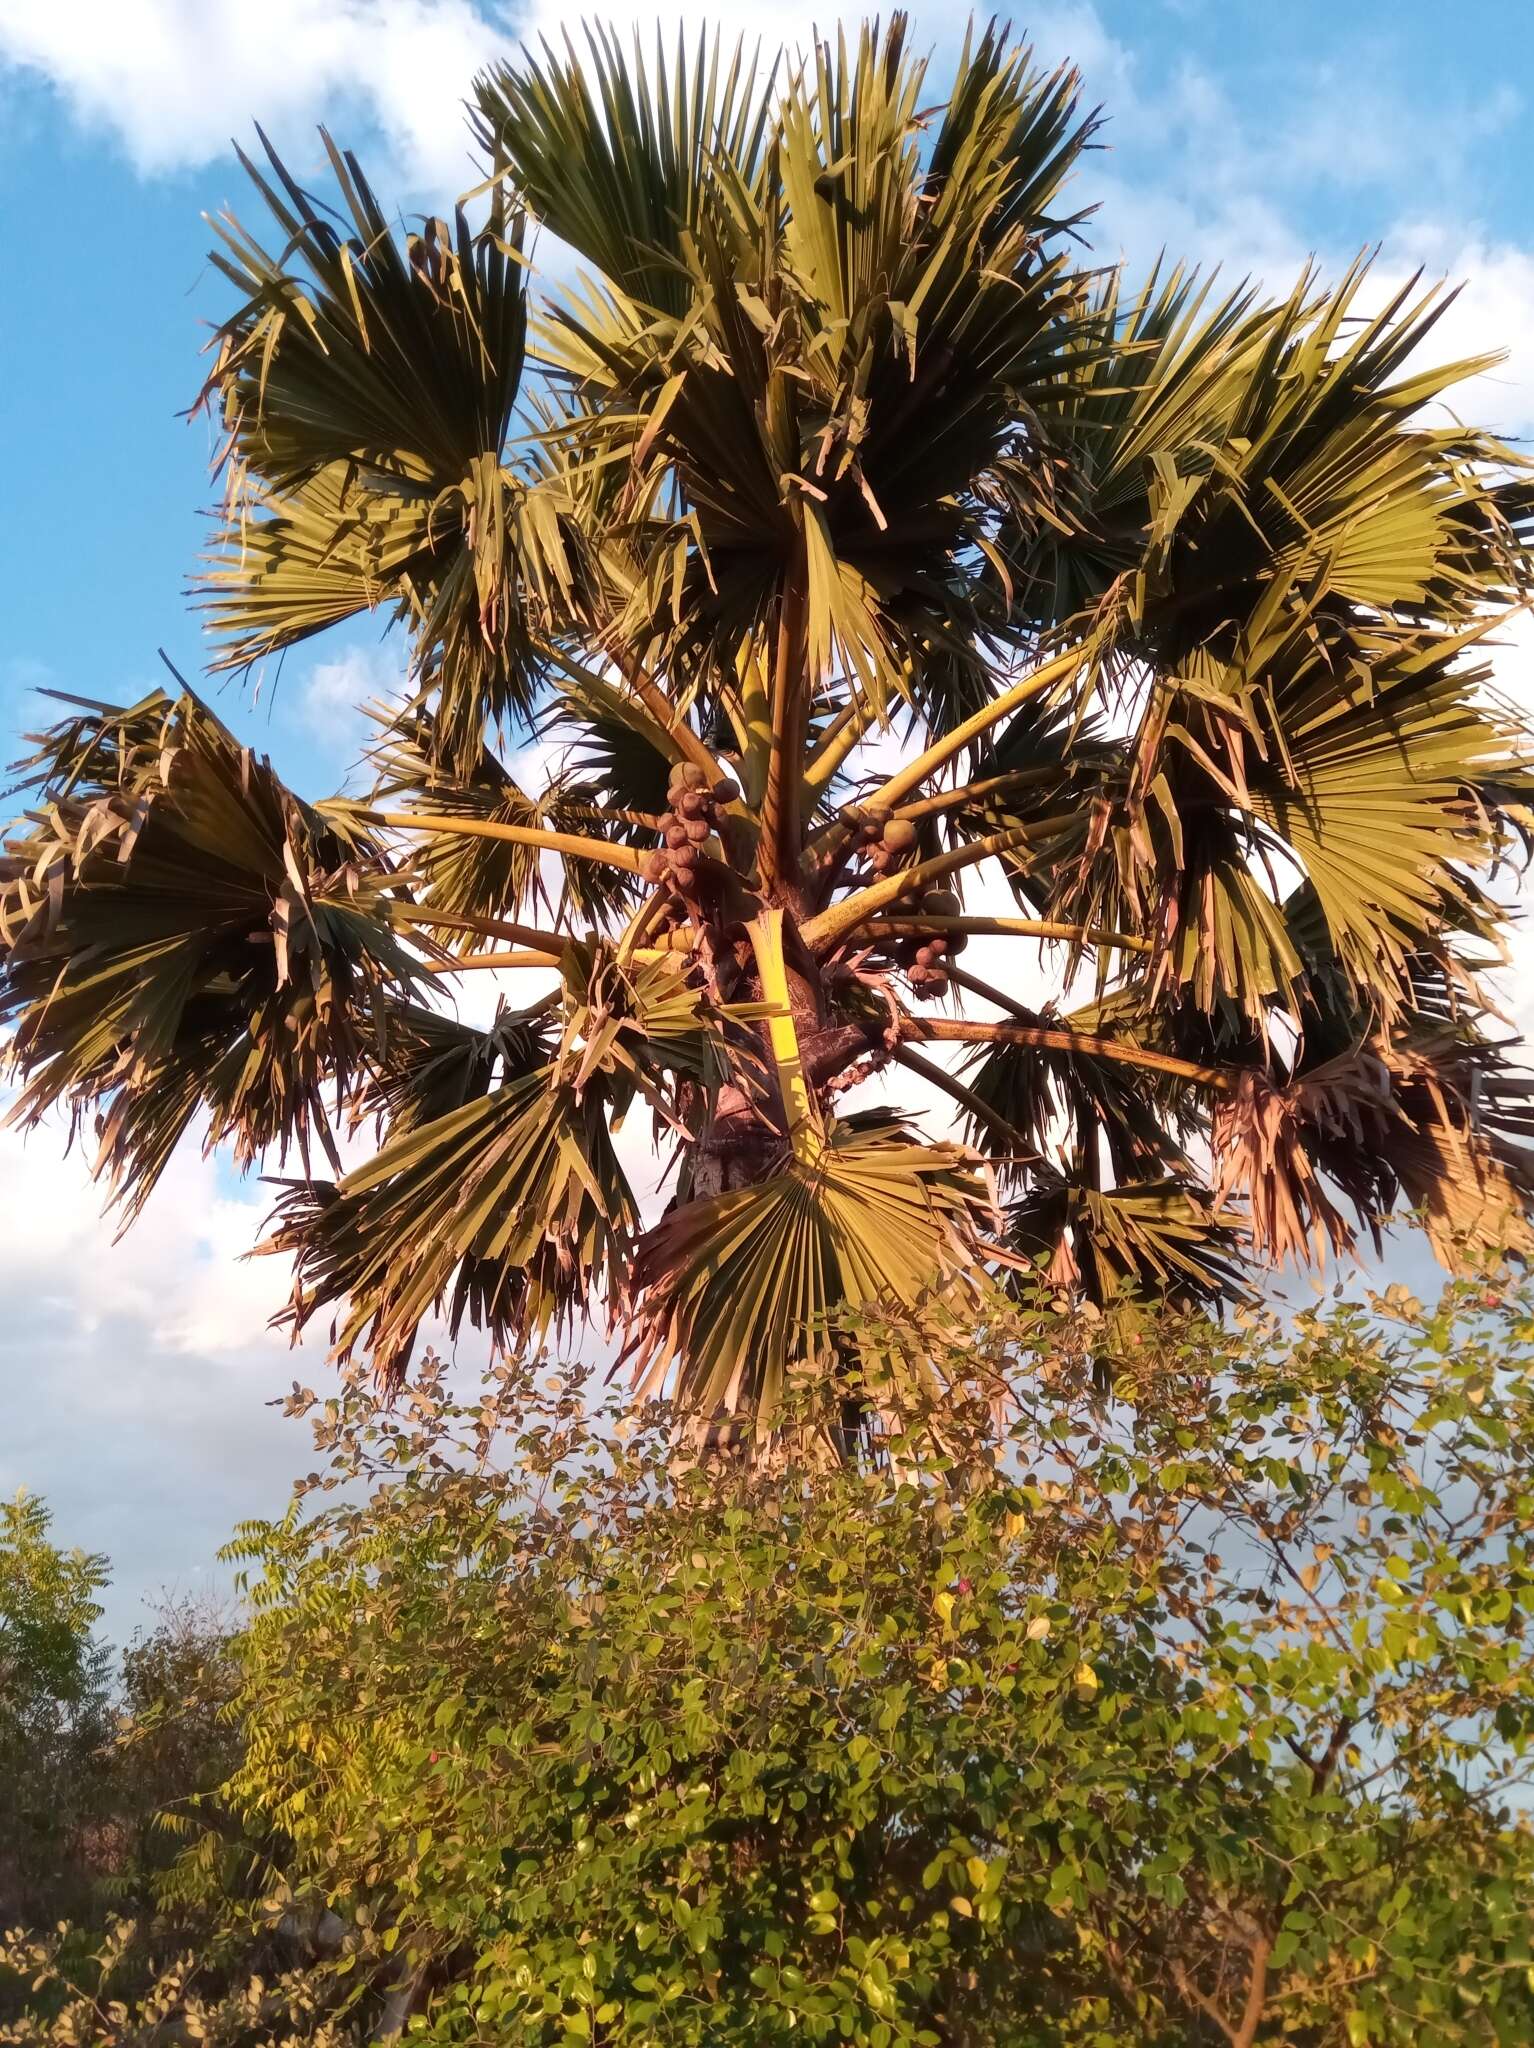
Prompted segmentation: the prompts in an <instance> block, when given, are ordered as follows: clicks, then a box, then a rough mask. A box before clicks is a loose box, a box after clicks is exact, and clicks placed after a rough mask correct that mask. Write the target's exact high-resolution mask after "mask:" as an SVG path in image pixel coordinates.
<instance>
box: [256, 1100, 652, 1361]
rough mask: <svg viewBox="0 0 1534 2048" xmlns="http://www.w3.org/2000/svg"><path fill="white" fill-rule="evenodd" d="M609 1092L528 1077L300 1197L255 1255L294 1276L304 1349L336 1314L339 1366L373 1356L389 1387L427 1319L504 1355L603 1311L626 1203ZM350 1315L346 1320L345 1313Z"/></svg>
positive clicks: (287, 1201)
mask: <svg viewBox="0 0 1534 2048" xmlns="http://www.w3.org/2000/svg"><path fill="white" fill-rule="evenodd" d="M604 1096H605V1090H604V1088H603V1087H602V1085H601V1084H600V1082H599V1083H598V1084H597V1085H596V1086H594V1087H592V1088H590V1089H588V1090H587V1091H586V1092H585V1093H584V1094H582V1095H579V1096H578V1095H577V1093H576V1091H575V1090H574V1088H573V1087H572V1086H571V1085H570V1084H569V1083H568V1082H566V1081H561V1080H560V1079H559V1078H558V1075H557V1070H556V1069H555V1068H554V1067H552V1066H545V1067H539V1068H534V1069H532V1070H531V1071H530V1072H529V1073H527V1074H524V1075H522V1076H521V1077H520V1078H518V1079H516V1080H512V1081H509V1082H506V1083H504V1084H502V1085H501V1086H499V1087H497V1088H495V1089H493V1090H491V1091H490V1092H489V1093H487V1094H483V1095H479V1096H476V1097H472V1098H471V1099H470V1100H469V1101H467V1102H466V1103H465V1104H464V1105H463V1106H462V1108H460V1109H456V1110H451V1111H449V1112H448V1113H447V1114H446V1115H445V1116H441V1117H437V1118H435V1119H434V1120H433V1121H432V1122H430V1123H425V1124H421V1125H419V1126H418V1127H416V1128H414V1129H410V1130H408V1131H406V1132H405V1133H403V1134H402V1135H400V1136H399V1137H397V1138H395V1139H393V1140H391V1141H390V1143H389V1144H387V1145H386V1146H385V1147H384V1148H383V1150H382V1151H381V1152H380V1153H378V1155H377V1156H376V1158H374V1159H372V1160H371V1161H369V1163H368V1164H367V1165H366V1166H364V1167H361V1168H359V1169H358V1171H357V1172H355V1173H352V1174H348V1175H347V1176H346V1178H345V1179H344V1180H342V1181H341V1182H340V1183H339V1185H334V1184H331V1183H327V1182H319V1183H316V1182H298V1183H295V1184H293V1185H292V1186H290V1187H289V1188H288V1189H287V1190H286V1192H285V1193H284V1195H283V1196H282V1198H281V1199H280V1201H279V1203H278V1210H277V1227H276V1229H275V1230H274V1231H273V1232H272V1234H271V1236H270V1237H269V1238H268V1239H267V1240H266V1243H265V1244H264V1245H263V1246H262V1249H263V1250H265V1251H269V1252H275V1253H280V1254H283V1255H285V1256H290V1257H291V1258H292V1259H293V1261H294V1273H295V1279H294V1293H293V1301H292V1305H291V1307H290V1309H289V1310H288V1312H287V1315H286V1318H285V1320H286V1321H287V1322H288V1323H289V1324H290V1325H291V1327H292V1329H293V1331H294V1334H295V1336H296V1335H297V1334H299V1333H300V1332H301V1331H302V1330H303V1329H304V1328H305V1326H306V1325H307V1324H308V1323H309V1321H310V1320H311V1319H312V1318H313V1317H314V1316H315V1315H316V1314H317V1313H319V1312H320V1311H321V1310H323V1309H326V1308H333V1309H336V1310H337V1311H338V1313H337V1315H336V1318H335V1321H334V1323H333V1332H334V1336H333V1341H334V1346H335V1351H336V1355H337V1356H338V1357H340V1358H343V1359H344V1358H349V1357H351V1356H352V1354H353V1353H354V1352H355V1351H356V1350H357V1349H358V1347H359V1346H365V1347H366V1349H367V1351H368V1353H369V1355H370V1356H371V1359H372V1364H373V1369H374V1371H375V1373H376V1374H377V1375H378V1378H379V1380H380V1381H381V1382H382V1383H383V1384H384V1385H386V1386H389V1385H397V1384H398V1383H399V1381H400V1379H401V1378H402V1377H403V1374H404V1372H405V1370H406V1368H407V1366H408V1364H409V1361H410V1355H411V1352H412V1349H413V1347H414V1344H415V1338H416V1332H417V1330H418V1329H419V1327H420V1325H421V1322H422V1321H423V1319H424V1318H425V1317H426V1316H428V1315H429V1314H431V1313H432V1312H433V1311H434V1310H436V1311H439V1312H440V1313H442V1314H444V1315H445V1317H446V1319H447V1323H448V1328H449V1330H450V1332H451V1333H452V1334H453V1335H454V1336H455V1337H456V1335H457V1334H458V1332H459V1330H460V1329H461V1328H462V1327H464V1326H465V1325H466V1324H467V1325H468V1326H469V1327H471V1328H473V1329H477V1330H482V1331H485V1332H486V1333H487V1334H488V1335H489V1336H490V1338H491V1339H492V1341H493V1342H496V1343H498V1344H511V1343H514V1342H517V1341H520V1340H521V1339H523V1338H525V1337H529V1336H534V1337H538V1336H542V1335H543V1334H544V1333H545V1332H546V1331H548V1330H549V1329H550V1328H551V1327H555V1326H568V1324H569V1323H570V1321H571V1320H572V1318H574V1317H575V1316H577V1315H578V1314H579V1313H581V1312H582V1311H584V1309H585V1308H586V1306H587V1304H588V1303H589V1302H591V1301H592V1300H594V1299H599V1298H600V1296H601V1293H602V1291H603V1289H604V1286H605V1285H606V1282H607V1279H608V1276H609V1274H610V1272H611V1269H612V1267H613V1263H614V1260H615V1258H616V1255H617V1249H618V1243H619V1239H620V1237H621V1235H622V1234H623V1233H624V1232H625V1231H626V1230H628V1229H629V1228H630V1227H631V1226H632V1224H633V1221H634V1214H635V1212H634V1206H633V1198H632V1196H631V1194H630V1192H629V1188H628V1183H627V1180H626V1179H625V1177H624V1174H623V1169H622V1167H621V1166H620V1165H619V1163H618V1159H617V1155H616V1153H615V1152H614V1151H613V1147H612V1139H611V1136H610V1133H609V1130H608V1121H607V1105H606V1102H605V1099H604ZM343 1304H344V1308H343Z"/></svg>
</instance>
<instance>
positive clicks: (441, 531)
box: [203, 138, 580, 750]
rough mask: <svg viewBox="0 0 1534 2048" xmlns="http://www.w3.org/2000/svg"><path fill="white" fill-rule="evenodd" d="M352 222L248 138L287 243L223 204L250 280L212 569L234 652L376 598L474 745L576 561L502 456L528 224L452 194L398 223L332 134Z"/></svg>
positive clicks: (222, 624)
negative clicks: (478, 227)
mask: <svg viewBox="0 0 1534 2048" xmlns="http://www.w3.org/2000/svg"><path fill="white" fill-rule="evenodd" d="M326 147H327V151H328V154H329V158H330V166H331V170H332V173H333V175H334V178H335V182H336V187H337V190H338V194H339V197H340V200H341V202H342V205H343V207H344V210H345V213H344V220H343V221H342V225H341V226H340V227H338V226H337V225H336V224H335V221H336V218H339V217H333V216H331V215H330V214H329V213H328V212H327V211H324V210H322V209H321V207H320V206H319V205H318V204H317V203H316V202H315V201H314V200H313V199H311V198H310V196H309V195H308V194H307V193H306V192H304V191H303V190H302V189H301V188H300V186H299V185H298V184H297V183H296V182H295V181H294V180H293V178H292V177H291V176H290V175H289V173H288V172H287V171H286V170H285V168H284V167H283V165H282V163H281V162H280V160H279V159H278V158H277V156H276V154H275V153H274V152H273V151H272V150H271V149H270V147H268V152H267V153H268V157H269V158H270V166H271V176H270V177H267V176H266V175H264V174H263V173H262V172H261V171H259V170H258V169H257V168H256V166H255V165H254V164H252V163H251V162H249V161H248V160H247V159H244V158H243V157H242V159H241V160H242V162H244V164H245V168H246V170H247V171H248V172H249V174H250V177H251V179H252V181H253V183H254V184H255V186H256V189H257V192H258V193H259V195H260V197H261V199H262V201H263V202H264V204H265V206H266V209H267V211H268V213H269V214H270V216H271V219H272V222H273V224H274V226H275V228H276V229H277V230H278V232H279V233H280V235H281V236H282V246H281V249H280V252H279V253H278V254H276V255H272V254H269V253H268V252H267V250H266V249H265V248H264V247H263V246H262V245H261V244H260V243H259V242H258V241H257V240H256V239H255V238H254V237H253V236H251V235H249V234H248V233H247V232H246V231H245V230H244V229H243V228H242V227H240V226H239V224H238V223H237V222H236V221H235V219H234V218H233V216H232V215H231V216H225V217H223V218H222V219H221V220H220V221H219V222H217V223H216V226H217V230H218V234H219V239H220V244H221V246H220V248H219V249H218V250H216V251H215V253H214V259H213V260H214V262H215V263H216V264H217V266H218V267H219V269H220V270H221V271H222V272H223V273H224V275H225V276H226V277H227V278H228V279H229V280H230V282H231V283H232V284H233V285H234V287H235V289H236V291H237V292H238V293H239V294H240V300H241V303H240V305H239V308H238V310H237V311H236V312H235V313H234V314H233V315H232V316H231V317H230V318H229V319H228V320H227V321H226V322H225V323H224V325H223V326H222V327H221V329H220V330H219V334H218V338H217V357H216V361H215V366H214V369H213V372H212V375H211V377H210V379H209V384H208V395H209V396H210V397H211V398H215V399H216V400H217V403H218V405H219V407H220V410H221V413H222V419H223V425H224V428H225V431H226V433H227V436H228V440H227V463H228V474H227V481H228V507H229V510H228V518H227V522H226V525H225V527H224V529H223V531H222V533H221V534H220V536H219V538H218V540H217V542H216V544H215V548H214V552H213V556H212V559H211V562H210V566H209V569H208V572H207V574H206V576H205V578H204V582H203V597H204V603H205V605H206V608H207V611H208V614H209V618H210V623H211V625H212V627H213V630H214V631H215V632H216V633H218V634H219V635H220V636H221V637H222V639H223V641H224V643H225V645H224V651H223V653H222V654H221V656H220V660H221V662H222V664H223V665H224V666H226V667H239V666H245V665H248V664H249V663H250V662H252V661H254V660H257V659H259V658H260V657H261V656H263V655H266V654H270V653H273V652H276V651H278V650H280V649H282V648H284V647H287V646H290V645H291V644H293V643H294V642H295V641H296V640H300V639H302V638H304V637H306V636H307V635H308V634H310V633H313V632H315V631H318V630H319V629H320V628H321V627H322V626H323V625H325V624H328V623H330V622H331V620H332V619H333V618H336V617H340V616H346V615H348V614H350V613H351V612H355V611H357V610H359V609H361V608H362V607H363V606H364V605H366V606H369V607H375V606H380V605H387V606H390V607H392V608H394V609H395V610H396V611H397V612H398V613H399V614H400V615H401V616H403V617H404V618H406V619H407V621H408V622H409V624H410V626H411V629H412V638H413V652H414V662H415V668H416V673H417V675H418V676H419V677H420V679H421V685H422V688H423V690H425V691H429V692H430V693H432V694H433V695H434V697H435V699H436V702H437V721H436V725H435V728H434V730H435V732H436V736H437V738H438V740H439V741H440V742H441V743H442V744H443V745H444V746H448V747H451V748H452V749H454V750H457V749H461V748H470V749H472V748H474V747H477V745H478V744H479V741H480V738H481V735H482V732H483V728H484V724H485V721H486V719H487V718H488V719H495V718H499V717H502V716H504V715H506V714H507V713H519V712H523V711H525V710H526V709H527V708H528V706H529V704H530V703H531V700H532V698H533V696H534V694H535V693H536V685H537V679H538V675H539V669H538V664H537V657H536V652H535V647H534V643H533V640H532V638H531V637H530V633H529V622H530V620H531V619H532V618H533V617H535V616H537V615H542V614H545V613H547V612H548V611H549V609H550V607H551V606H552V605H553V604H554V603H555V602H556V601H558V602H561V603H568V601H569V599H570V597H571V594H572V591H573V588H574V583H575V579H576V578H577V576H578V575H579V573H580V567H579V562H578V559H577V553H576V552H575V551H574V550H575V536H574V531H573V527H572V525H571V521H570V511H571V508H570V506H569V504H568V502H567V501H566V499H565V497H564V495H563V493H562V492H561V491H560V489H559V487H558V479H557V478H543V479H538V478H529V477H527V476H524V475H519V474H517V473H516V472H515V471H514V470H512V469H510V468H508V467H507V466H506V442H507V436H508V432H509V429H510V424H511V418H512V412H513V408H514V406H515V404H516V400H517V394H518V389H519V385H520V380H521V374H522V358H523V346H524V338H525V328H526V312H525V303H524V274H523V258H522V252H521V247H520V238H521V230H520V226H519V224H518V223H516V222H515V221H510V222H508V221H506V220H505V219H504V217H503V216H502V215H501V214H500V213H499V212H496V213H495V214H494V215H493V216H492V219H491V221H490V223H489V225H488V226H487V227H486V228H485V229H484V230H482V231H479V232H475V231H473V230H471V229H470V227H469V225H468V221H467V218H466V216H465V215H464V214H463V213H462V212H460V213H459V215H458V217H457V219H456V222H455V223H454V224H453V225H452V226H451V227H450V226H449V225H448V224H446V223H444V222H442V221H427V222H425V223H424V224H423V226H422V228H421V230H420V231H419V232H418V233H412V234H408V235H406V236H404V237H403V238H400V237H398V236H396V234H395V232H394V229H393V226H392V224H391V223H390V221H389V220H388V218H387V216H386V215H385V214H384V212H383V210H382V208H381V207H380V206H379V204H378V202H377V200H376V199H375V198H374V196H373V193H372V191H371V189H370V188H369V186H368V184H367V182H366V180H365V179H364V178H363V176H362V173H361V171H360V169H359V168H358V166H357V163H356V160H355V159H354V158H353V157H351V156H350V155H349V154H345V153H343V152H341V151H339V150H337V149H336V148H335V147H334V145H333V144H331V143H330V142H329V139H328V138H326Z"/></svg>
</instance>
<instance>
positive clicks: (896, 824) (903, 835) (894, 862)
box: [856, 804, 916, 875]
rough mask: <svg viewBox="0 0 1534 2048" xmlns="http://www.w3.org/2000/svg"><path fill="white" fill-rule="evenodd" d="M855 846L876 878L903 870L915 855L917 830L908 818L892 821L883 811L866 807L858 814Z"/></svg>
mask: <svg viewBox="0 0 1534 2048" xmlns="http://www.w3.org/2000/svg"><path fill="white" fill-rule="evenodd" d="M856 843H857V844H858V845H859V846H860V847H862V848H863V850H864V851H865V852H866V853H867V855H868V865H869V866H870V867H871V868H872V869H873V871H874V873H875V874H876V875H887V874H888V873H889V871H890V869H891V868H898V867H903V866H904V865H905V864H906V862H907V861H909V860H910V859H912V858H913V856H914V855H915V852H916V827H915V826H914V825H913V824H912V823H911V821H910V819H909V818H892V817H891V816H890V815H889V813H888V812H887V811H886V810H885V809H884V808H883V807H882V806H876V805H873V804H869V805H868V806H866V808H865V809H864V810H863V812H862V813H861V822H860V823H859V825H858V828H857V833H856Z"/></svg>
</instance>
